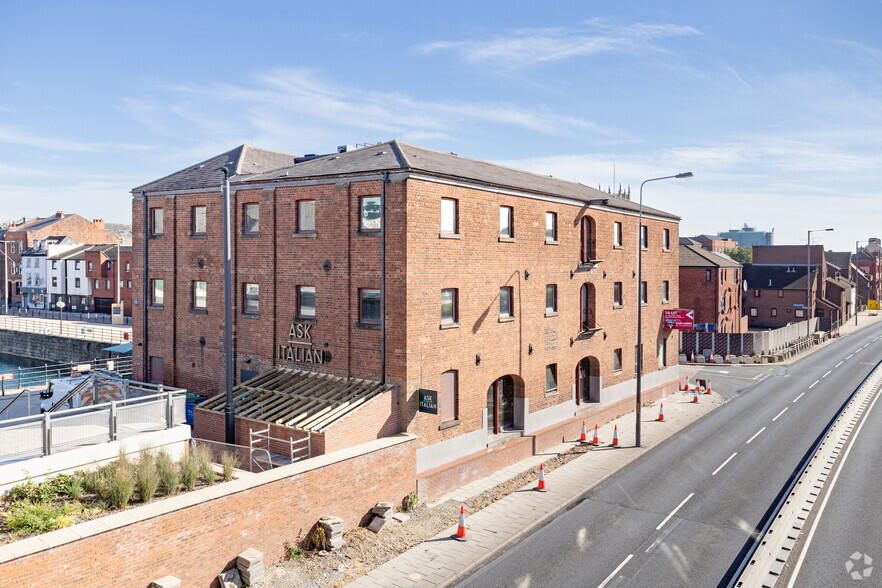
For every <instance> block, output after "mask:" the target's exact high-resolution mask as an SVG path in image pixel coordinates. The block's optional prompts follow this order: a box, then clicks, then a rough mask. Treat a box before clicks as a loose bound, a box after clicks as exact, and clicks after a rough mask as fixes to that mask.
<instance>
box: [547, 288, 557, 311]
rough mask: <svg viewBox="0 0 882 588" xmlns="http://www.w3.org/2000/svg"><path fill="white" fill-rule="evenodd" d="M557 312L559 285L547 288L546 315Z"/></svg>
mask: <svg viewBox="0 0 882 588" xmlns="http://www.w3.org/2000/svg"><path fill="white" fill-rule="evenodd" d="M550 312H557V284H548V285H546V286H545V313H546V314H548V313H550Z"/></svg>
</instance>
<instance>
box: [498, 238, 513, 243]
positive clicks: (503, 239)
mask: <svg viewBox="0 0 882 588" xmlns="http://www.w3.org/2000/svg"><path fill="white" fill-rule="evenodd" d="M498 240H499V242H500V243H514V242H515V238H514V237H499V238H498Z"/></svg>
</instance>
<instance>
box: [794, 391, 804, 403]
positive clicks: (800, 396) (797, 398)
mask: <svg viewBox="0 0 882 588" xmlns="http://www.w3.org/2000/svg"><path fill="white" fill-rule="evenodd" d="M803 394H805V392H803V393H802V394H800V395H799V396H797V397H796V398H794V399H793V402H796V401H797V400H799V399H800V398H802V396H803Z"/></svg>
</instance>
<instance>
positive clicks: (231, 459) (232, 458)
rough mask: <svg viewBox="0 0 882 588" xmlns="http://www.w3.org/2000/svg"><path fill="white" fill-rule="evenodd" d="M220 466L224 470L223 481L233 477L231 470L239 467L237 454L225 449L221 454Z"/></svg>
mask: <svg viewBox="0 0 882 588" xmlns="http://www.w3.org/2000/svg"><path fill="white" fill-rule="evenodd" d="M221 466H222V467H223V470H224V474H223V476H224V482H229V481H230V480H232V479H233V470H235V469H236V468H238V467H239V456H237V455H236V454H235V453H233V452H232V451H229V450H226V449H225V450H224V452H223V453H222V454H221Z"/></svg>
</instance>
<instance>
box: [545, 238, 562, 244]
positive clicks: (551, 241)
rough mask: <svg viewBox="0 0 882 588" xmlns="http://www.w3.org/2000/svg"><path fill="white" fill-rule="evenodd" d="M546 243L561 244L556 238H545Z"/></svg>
mask: <svg viewBox="0 0 882 588" xmlns="http://www.w3.org/2000/svg"><path fill="white" fill-rule="evenodd" d="M545 244H546V245H560V241H556V240H554V239H545Z"/></svg>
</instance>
